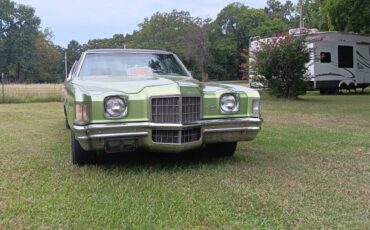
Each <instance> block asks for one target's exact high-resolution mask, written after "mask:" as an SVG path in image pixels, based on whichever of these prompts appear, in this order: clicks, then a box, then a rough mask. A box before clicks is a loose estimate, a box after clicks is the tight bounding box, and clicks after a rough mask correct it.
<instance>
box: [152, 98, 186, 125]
mask: <svg viewBox="0 0 370 230" xmlns="http://www.w3.org/2000/svg"><path fill="white" fill-rule="evenodd" d="M179 105H180V98H179V97H163V98H152V121H153V122H156V123H180V106H179Z"/></svg>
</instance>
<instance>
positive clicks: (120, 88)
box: [73, 76, 250, 94]
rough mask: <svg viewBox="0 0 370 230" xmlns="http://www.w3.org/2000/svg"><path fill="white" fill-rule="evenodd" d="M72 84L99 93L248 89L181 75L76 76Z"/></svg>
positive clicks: (231, 90)
mask: <svg viewBox="0 0 370 230" xmlns="http://www.w3.org/2000/svg"><path fill="white" fill-rule="evenodd" d="M73 84H74V85H75V86H77V87H78V88H79V89H80V90H82V91H85V92H86V93H87V94H101V93H105V92H112V91H115V92H122V93H124V94H137V93H140V92H141V91H143V90H144V89H145V88H149V87H160V86H175V87H179V88H182V87H197V88H199V89H200V90H202V91H203V92H204V93H212V92H216V91H228V92H237V91H249V90H250V89H248V88H245V87H241V86H236V85H228V84H219V83H216V82H209V83H203V82H200V81H198V80H196V79H194V78H190V77H181V76H153V77H152V76H151V77H142V76H140V77H138V76H135V77H104V76H101V77H91V78H88V79H79V78H76V79H74V80H73Z"/></svg>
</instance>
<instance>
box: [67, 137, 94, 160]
mask: <svg viewBox="0 0 370 230" xmlns="http://www.w3.org/2000/svg"><path fill="white" fill-rule="evenodd" d="M71 146H72V149H71V150H72V151H71V152H72V163H73V164H75V165H80V166H81V165H85V164H91V163H93V162H94V161H95V154H94V152H92V151H85V150H84V149H83V148H82V147H81V145H80V143H78V141H77V140H76V137H75V135H74V134H73V132H72V131H71Z"/></svg>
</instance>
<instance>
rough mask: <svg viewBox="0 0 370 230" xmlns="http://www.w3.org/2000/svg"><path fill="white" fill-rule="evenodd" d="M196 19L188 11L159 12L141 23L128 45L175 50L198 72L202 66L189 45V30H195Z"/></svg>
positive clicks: (185, 62) (131, 46)
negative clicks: (198, 63)
mask: <svg viewBox="0 0 370 230" xmlns="http://www.w3.org/2000/svg"><path fill="white" fill-rule="evenodd" d="M194 20H195V19H194V18H193V17H191V15H190V13H189V12H186V11H177V10H173V11H172V12H171V13H160V12H157V13H155V14H153V15H152V16H151V17H150V18H145V19H144V22H143V23H140V24H139V30H138V31H134V33H133V35H132V37H129V42H128V45H127V46H128V47H130V48H143V49H160V50H167V51H171V52H174V53H176V54H177V55H178V56H179V57H180V59H181V60H182V61H183V62H184V64H185V65H186V66H187V68H188V69H190V70H192V71H194V72H195V73H198V72H200V67H199V66H198V65H197V61H196V57H195V56H194V52H192V51H191V46H189V32H190V31H192V32H194V31H195V30H194V27H196V26H197V25H196V23H195V22H194Z"/></svg>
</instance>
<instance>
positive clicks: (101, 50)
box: [85, 49, 172, 54]
mask: <svg viewBox="0 0 370 230" xmlns="http://www.w3.org/2000/svg"><path fill="white" fill-rule="evenodd" d="M85 53H156V54H158V53H160V54H172V52H169V51H164V50H150V49H91V50H86V51H85Z"/></svg>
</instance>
